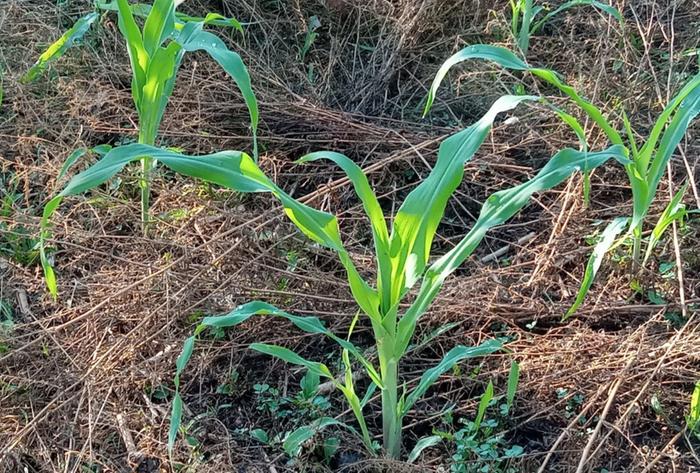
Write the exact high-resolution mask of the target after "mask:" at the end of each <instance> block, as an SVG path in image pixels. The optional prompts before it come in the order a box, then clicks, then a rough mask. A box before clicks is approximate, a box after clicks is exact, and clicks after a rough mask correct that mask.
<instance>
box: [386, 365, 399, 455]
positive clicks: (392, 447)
mask: <svg viewBox="0 0 700 473" xmlns="http://www.w3.org/2000/svg"><path fill="white" fill-rule="evenodd" d="M382 381H383V382H384V389H383V390H382V423H383V434H384V450H385V452H386V454H387V455H388V456H389V457H390V458H395V459H398V458H399V457H400V455H401V418H400V416H399V409H398V407H399V398H398V364H397V361H396V360H395V359H394V357H393V356H392V357H391V358H390V359H388V360H387V361H386V363H384V364H383V366H382Z"/></svg>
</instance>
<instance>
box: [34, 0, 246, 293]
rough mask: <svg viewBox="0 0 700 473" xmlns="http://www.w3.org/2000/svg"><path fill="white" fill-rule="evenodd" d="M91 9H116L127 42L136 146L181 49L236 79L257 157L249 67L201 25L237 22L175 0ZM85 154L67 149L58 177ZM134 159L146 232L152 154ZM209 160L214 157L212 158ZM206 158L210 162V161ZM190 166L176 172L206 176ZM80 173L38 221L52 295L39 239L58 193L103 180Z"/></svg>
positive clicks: (86, 23) (61, 47)
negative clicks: (185, 11)
mask: <svg viewBox="0 0 700 473" xmlns="http://www.w3.org/2000/svg"><path fill="white" fill-rule="evenodd" d="M96 8H97V9H98V10H116V11H117V13H118V17H119V21H118V23H119V30H120V32H121V33H122V35H123V36H124V39H125V40H126V46H127V51H128V54H129V59H130V61H131V71H132V81H131V93H132V97H133V100H134V104H135V105H136V111H137V113H138V144H139V145H147V146H154V145H155V143H156V138H157V134H158V130H159V128H160V124H161V121H162V119H163V114H164V112H165V107H166V106H167V104H168V100H169V98H170V96H171V94H172V92H173V87H174V86H175V80H176V77H177V73H178V70H179V68H180V65H181V63H182V59H183V57H184V55H185V53H187V52H192V51H205V52H206V53H208V54H209V55H210V56H211V57H212V58H213V59H214V60H215V61H216V62H217V63H218V64H219V65H220V66H221V67H222V69H224V71H226V73H227V74H228V75H229V76H230V77H231V78H232V79H233V80H234V81H235V82H236V84H237V86H238V88H239V90H240V91H241V94H242V95H243V99H244V101H245V103H246V106H247V107H248V111H249V114H250V120H251V124H252V130H253V156H254V157H257V139H256V135H257V132H256V130H257V124H258V106H257V102H256V99H255V95H254V94H253V90H252V88H251V85H250V77H249V75H248V71H247V70H246V67H245V65H244V64H243V61H242V60H241V58H240V56H239V55H238V54H237V53H235V52H233V51H231V50H229V49H228V47H227V46H226V44H225V43H224V42H223V41H222V40H221V39H220V38H219V37H218V36H216V35H215V34H213V33H211V32H209V31H205V30H204V29H203V27H204V26H205V25H208V24H225V25H233V26H234V27H236V28H238V29H240V28H241V26H240V24H239V23H238V22H237V21H235V20H231V19H225V18H223V17H222V16H221V15H216V14H208V15H207V16H206V17H204V18H194V17H189V16H186V15H181V14H179V13H177V12H176V11H175V3H174V0H155V2H154V3H153V5H152V6H151V5H143V4H133V5H132V4H130V3H129V2H128V1H127V0H115V2H112V3H100V2H98V3H97V4H96ZM98 17H99V14H98V13H97V12H96V11H95V12H91V13H89V14H88V15H86V16H84V17H83V18H81V19H80V20H78V22H77V23H76V24H75V25H74V26H73V27H72V28H71V29H70V30H68V31H67V32H66V33H65V34H64V35H63V36H62V37H61V38H59V40H58V41H56V42H55V43H53V44H52V45H51V46H50V47H49V48H48V49H47V50H46V51H45V52H44V53H43V54H42V55H41V56H40V57H39V60H38V61H37V62H36V64H35V65H34V66H33V67H32V68H31V69H30V70H29V71H28V72H27V73H26V74H25V76H24V77H23V81H24V82H30V81H32V80H34V79H36V78H37V77H38V76H39V75H40V74H41V73H42V72H43V71H44V70H45V69H46V68H47V67H48V65H49V64H50V63H51V62H52V61H55V60H56V59H58V58H60V57H61V56H62V55H63V54H64V53H65V52H66V50H67V49H68V48H70V47H71V46H72V45H73V44H75V43H76V42H77V41H79V39H80V38H82V37H83V35H84V34H85V33H86V31H87V30H88V29H89V27H90V26H91V25H92V24H93V23H94V22H95V21H96V20H97V18H98ZM135 17H137V18H138V17H141V18H145V20H144V22H143V27H142V28H139V25H138V24H137V22H136V20H135ZM127 149H130V150H140V151H143V150H144V148H133V147H132V148H129V145H127V146H121V147H118V148H116V149H114V150H111V152H115V151H117V150H122V151H124V150H127ZM92 151H94V152H95V153H97V154H98V155H102V156H105V157H106V155H108V154H109V152H110V147H108V146H100V147H96V148H93V149H92ZM87 152H88V150H86V149H80V150H77V151H75V152H74V153H72V154H71V155H70V156H69V158H68V159H67V160H66V163H65V164H64V166H63V169H62V170H61V174H60V175H59V179H60V178H61V177H62V176H63V175H64V174H65V173H66V172H67V171H68V169H69V168H70V167H71V166H72V165H74V164H75V163H76V161H77V160H78V159H80V158H81V157H82V156H84V155H85V154H86V153H87ZM119 154H120V155H121V157H122V159H124V155H123V152H119ZM132 157H134V156H132ZM135 158H136V159H135V160H138V161H139V162H140V163H141V176H140V187H141V220H142V225H143V230H144V233H145V232H146V230H147V228H148V223H149V220H150V218H149V206H150V203H149V202H150V194H151V178H152V173H153V168H154V166H155V163H156V162H157V157H155V156H152V155H149V154H141V155H139V156H137V157H135ZM212 159H213V160H216V158H212ZM210 161H212V160H211V159H210ZM163 164H165V162H163ZM190 164H192V165H193V167H191V168H190V167H187V168H186V169H183V170H181V172H182V173H183V174H186V175H190V176H194V177H200V178H202V179H206V177H205V175H206V174H207V173H208V172H211V169H209V170H205V169H197V167H198V163H196V162H193V161H192V162H190ZM166 166H167V164H166ZM206 166H211V163H209V164H206V163H201V167H206ZM121 167H123V166H121ZM121 167H120V169H121ZM90 169H93V168H90ZM97 169H100V171H101V172H105V171H106V170H105V169H101V168H99V166H98V168H97ZM83 177H84V179H83V180H82V182H76V181H71V184H73V186H72V189H73V190H71V191H67V189H68V187H71V184H69V186H68V187H67V188H66V189H64V190H63V192H61V193H60V194H59V195H58V196H56V197H54V198H53V199H52V200H51V201H50V202H49V203H48V204H47V205H46V207H45V209H44V215H43V218H42V224H41V227H42V229H41V242H42V244H41V251H40V253H41V262H42V266H43V268H44V273H45V277H46V283H47V286H48V288H49V291H50V292H51V294H52V295H53V296H54V297H56V296H57V293H58V288H57V285H56V277H55V274H54V271H53V267H52V266H51V264H50V262H49V260H48V258H47V257H46V251H45V248H44V245H43V242H44V241H45V240H46V238H47V237H48V236H49V234H50V233H49V225H48V224H49V219H50V217H51V215H52V214H53V212H54V211H55V210H56V207H57V206H58V204H59V203H60V201H61V199H62V198H63V196H65V195H70V194H76V193H81V192H85V191H87V190H89V189H92V188H94V187H95V186H97V185H99V184H101V182H104V181H100V179H92V180H91V179H90V178H92V177H94V173H93V174H91V173H87V174H85V175H83ZM110 177H111V176H110Z"/></svg>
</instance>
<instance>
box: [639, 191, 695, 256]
mask: <svg viewBox="0 0 700 473" xmlns="http://www.w3.org/2000/svg"><path fill="white" fill-rule="evenodd" d="M687 189H688V183H686V184H684V185H683V186H681V188H680V189H678V192H676V194H675V195H674V196H673V198H672V199H671V201H670V202H669V203H668V205H667V206H666V208H665V209H664V211H663V213H662V214H661V216H660V217H659V220H658V222H656V225H655V226H654V229H653V230H652V231H651V235H650V236H649V242H648V243H647V250H646V253H645V255H644V260H643V262H642V264H645V263H646V262H647V260H648V259H649V257H650V256H651V253H652V251H654V248H655V247H656V245H657V244H658V243H659V241H660V240H661V237H662V236H663V234H664V232H665V231H666V229H667V228H668V227H669V226H670V225H671V224H672V223H673V222H677V221H680V220H683V218H684V217H685V216H686V215H687V211H686V210H685V204H684V203H683V195H685V191H686V190H687Z"/></svg>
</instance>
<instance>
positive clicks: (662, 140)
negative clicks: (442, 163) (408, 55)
mask: <svg viewBox="0 0 700 473" xmlns="http://www.w3.org/2000/svg"><path fill="white" fill-rule="evenodd" d="M469 59H484V60H488V61H492V62H495V63H496V64H498V65H499V66H501V67H504V68H506V69H511V70H515V71H523V72H529V73H531V74H532V75H534V76H536V77H537V78H539V79H541V80H543V81H545V82H547V83H548V84H550V85H552V86H554V87H556V88H557V89H559V91H561V92H562V93H564V94H565V95H567V96H568V97H569V99H571V100H572V101H573V102H574V104H576V105H577V106H578V107H579V108H580V109H581V110H582V111H583V112H584V113H585V114H586V115H587V116H588V117H589V118H590V119H591V120H592V121H593V122H594V123H595V124H596V125H597V126H598V127H599V128H600V129H601V130H602V131H603V132H604V133H605V135H606V136H607V138H608V140H609V141H610V142H611V143H612V144H613V145H617V146H622V147H623V149H624V154H625V155H626V156H628V157H629V158H630V159H629V161H627V163H626V164H625V166H624V167H625V171H626V172H627V176H628V179H629V182H630V186H631V188H632V206H633V208H632V216H630V217H623V218H622V221H621V220H620V219H615V220H614V221H613V222H611V223H610V225H609V226H608V228H607V229H606V230H605V232H604V237H603V240H601V243H599V244H598V246H596V249H595V250H594V252H593V253H592V255H591V259H590V261H589V263H588V265H587V266H586V270H585V274H584V278H583V284H582V285H581V288H580V289H579V292H578V294H577V296H576V301H575V302H574V304H573V305H572V306H571V308H570V309H569V310H568V311H567V313H566V314H565V315H564V319H566V318H568V317H570V316H571V315H573V314H574V313H575V312H576V310H577V309H578V307H579V306H580V305H581V303H582V302H583V300H584V298H585V296H586V294H587V292H588V290H589V288H590V286H591V283H592V281H593V279H594V278H595V275H596V273H597V271H598V268H599V267H600V260H601V259H602V258H603V256H604V255H605V254H606V253H607V252H608V251H609V250H610V249H611V248H612V247H614V246H616V245H617V244H619V243H620V242H621V241H623V239H625V238H627V237H628V236H630V235H631V236H632V239H633V255H632V259H633V264H634V265H635V267H636V268H639V267H641V265H642V264H643V261H642V256H641V245H642V228H643V225H644V221H645V218H646V216H647V214H648V213H649V209H650V207H651V205H652V203H653V202H654V199H655V197H656V191H657V189H658V186H659V182H660V181H661V177H662V176H663V173H664V171H665V169H666V164H667V163H668V162H669V160H670V159H671V156H672V155H673V152H674V151H675V149H676V147H677V146H678V144H679V142H680V140H681V139H682V138H683V136H684V135H685V133H686V130H687V129H688V126H689V125H690V123H691V122H692V121H693V120H694V119H695V117H696V116H697V115H698V113H700V74H696V75H695V76H694V77H692V78H691V79H690V80H689V81H688V82H687V83H686V84H685V85H684V86H683V87H682V88H681V90H680V91H679V92H678V93H677V94H676V96H675V97H673V99H671V101H670V102H669V103H668V105H666V107H665V108H664V110H663V111H662V112H661V114H660V115H659V117H658V118H657V120H656V122H655V123H654V126H653V128H652V129H651V131H650V132H649V135H648V136H647V139H646V141H645V142H644V143H638V142H637V140H636V138H635V136H639V135H638V134H636V133H635V132H634V130H633V128H632V126H631V124H630V121H629V119H628V117H627V114H626V113H625V112H624V110H623V111H622V113H621V118H622V122H623V126H624V132H625V135H626V141H625V139H623V137H622V136H621V134H620V133H619V132H618V131H617V130H616V129H615V127H614V125H613V124H612V123H611V122H610V121H609V120H608V119H607V118H606V117H605V115H604V114H603V112H601V110H600V109H599V108H598V107H596V106H595V105H593V104H592V103H591V102H589V101H587V100H586V99H584V98H583V97H581V95H580V94H579V93H578V92H577V91H576V90H575V89H574V88H573V87H571V86H570V85H567V84H566V83H564V82H563V81H562V80H561V79H560V78H559V76H558V74H557V73H556V72H554V71H552V70H549V69H543V68H537V67H532V66H529V65H528V64H527V63H525V62H524V61H523V60H522V59H520V58H518V57H517V56H516V55H515V54H513V53H512V52H511V51H509V50H507V49H505V48H501V47H498V46H490V45H483V44H479V45H473V46H469V47H466V48H464V49H462V50H461V51H459V52H457V53H456V54H454V55H453V56H452V57H450V58H449V59H448V60H447V61H445V63H444V64H443V65H442V66H441V67H440V69H439V70H438V72H437V74H436V76H435V79H434V80H433V83H432V85H431V87H430V91H429V93H428V98H427V103H426V106H425V113H427V112H428V111H429V110H430V108H431V106H432V104H433V102H434V100H435V94H436V93H437V90H438V88H439V87H440V83H441V82H442V80H443V79H444V77H445V75H446V74H447V72H448V71H449V70H450V68H452V66H454V65H456V64H458V63H460V62H463V61H466V60H469ZM568 118H569V120H574V122H575V119H574V118H573V117H572V116H570V115H569V116H568ZM574 129H575V130H576V129H578V130H579V131H580V130H582V129H583V128H582V127H581V125H580V124H578V123H577V124H576V127H574ZM577 134H580V133H578V132H577ZM684 191H685V186H684V187H683V188H681V190H680V191H679V192H678V194H676V196H674V197H673V199H672V200H671V203H670V204H669V206H668V207H667V210H666V211H664V213H663V215H662V217H661V219H660V220H659V222H658V223H657V224H656V226H655V227H654V231H653V232H652V239H651V240H650V241H649V243H648V247H647V251H646V254H645V260H646V259H647V258H648V257H649V255H650V253H651V250H652V249H653V246H654V245H655V244H656V242H658V240H659V239H660V238H661V234H662V233H663V231H664V230H665V229H666V228H667V227H668V226H669V225H670V223H671V222H672V221H673V220H674V219H676V220H677V219H680V218H682V217H683V216H684V215H685V211H684V210H685V209H684V208H683V207H682V203H681V202H680V200H681V197H682V193H683V192H684ZM625 229H627V231H626V233H625V234H624V235H623V237H622V238H621V239H619V240H616V238H615V237H616V236H617V235H619V234H620V233H621V232H623V231H624V230H625Z"/></svg>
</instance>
